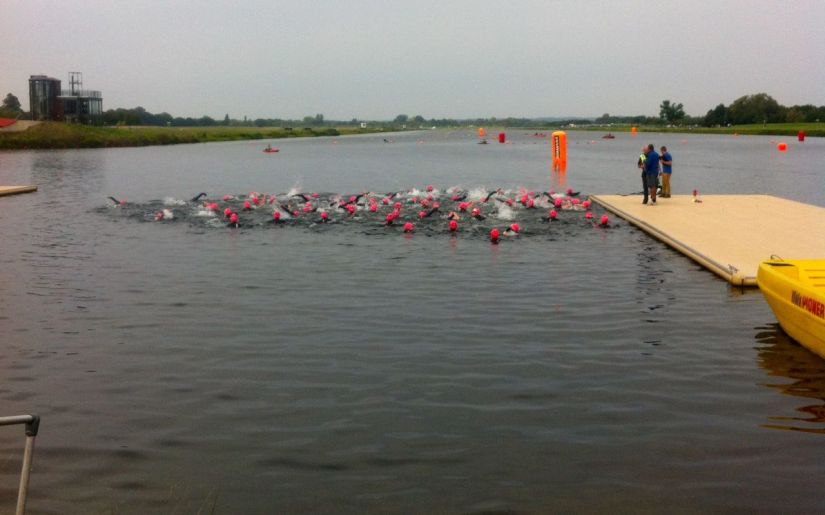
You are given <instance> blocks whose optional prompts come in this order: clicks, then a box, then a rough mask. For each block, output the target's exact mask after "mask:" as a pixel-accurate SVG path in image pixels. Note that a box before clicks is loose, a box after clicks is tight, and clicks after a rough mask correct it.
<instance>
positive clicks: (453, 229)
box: [450, 220, 458, 232]
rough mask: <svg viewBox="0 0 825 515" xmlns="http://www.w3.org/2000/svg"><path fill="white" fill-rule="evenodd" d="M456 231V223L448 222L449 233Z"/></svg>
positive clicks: (453, 221)
mask: <svg viewBox="0 0 825 515" xmlns="http://www.w3.org/2000/svg"><path fill="white" fill-rule="evenodd" d="M456 229H458V222H456V221H455V220H450V232H455V231H456Z"/></svg>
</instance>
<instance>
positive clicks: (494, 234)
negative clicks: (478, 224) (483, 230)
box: [490, 229, 499, 243]
mask: <svg viewBox="0 0 825 515" xmlns="http://www.w3.org/2000/svg"><path fill="white" fill-rule="evenodd" d="M498 237H499V232H498V229H493V230H492V231H490V241H492V242H493V243H496V242H497V241H498Z"/></svg>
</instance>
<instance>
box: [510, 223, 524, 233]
mask: <svg viewBox="0 0 825 515" xmlns="http://www.w3.org/2000/svg"><path fill="white" fill-rule="evenodd" d="M520 229H521V227H519V225H518V224H510V230H511V231H513V232H519V230H520Z"/></svg>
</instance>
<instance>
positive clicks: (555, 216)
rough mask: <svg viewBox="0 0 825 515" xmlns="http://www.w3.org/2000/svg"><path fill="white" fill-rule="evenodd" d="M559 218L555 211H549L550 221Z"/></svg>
mask: <svg viewBox="0 0 825 515" xmlns="http://www.w3.org/2000/svg"><path fill="white" fill-rule="evenodd" d="M558 216H559V214H558V213H556V210H555V209H551V210H550V220H555V219H556V218H557V217H558Z"/></svg>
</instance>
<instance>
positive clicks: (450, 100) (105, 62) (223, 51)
mask: <svg viewBox="0 0 825 515" xmlns="http://www.w3.org/2000/svg"><path fill="white" fill-rule="evenodd" d="M0 36H1V37H2V39H0V96H5V94H6V93H8V92H11V93H14V94H15V95H17V96H18V97H19V98H20V102H21V103H22V104H23V106H24V108H25V109H28V106H29V99H28V78H29V75H33V74H45V75H50V76H52V77H56V78H59V79H61V80H63V85H64V87H67V86H66V83H67V78H68V72H70V71H80V72H83V79H84V84H83V85H84V87H85V88H86V89H96V90H101V91H102V92H103V107H104V109H112V108H116V107H136V106H143V107H144V108H146V109H147V110H149V111H151V112H162V111H166V112H168V113H170V114H172V115H175V116H195V117H199V116H202V115H204V114H206V115H209V116H212V117H214V118H223V116H224V115H225V114H227V113H228V114H229V115H230V116H231V117H233V118H243V117H244V116H249V117H253V118H257V117H264V118H270V117H272V118H275V117H278V118H303V117H304V116H306V115H315V114H316V113H322V114H324V116H325V117H326V118H327V119H340V120H349V119H352V118H359V119H389V118H394V117H395V116H396V115H397V114H401V113H404V114H409V115H416V114H421V115H423V116H424V117H425V118H433V117H435V118H469V117H477V116H479V117H489V116H496V117H506V116H517V117H540V116H570V115H578V116H599V115H601V114H602V113H605V112H609V113H611V114H614V115H616V114H625V115H631V114H647V115H658V106H659V103H660V102H661V101H662V100H663V99H670V100H672V101H674V102H682V103H684V107H685V111H686V112H687V113H688V114H690V115H704V114H705V112H707V110H708V109H710V108H712V107H714V106H715V105H717V104H719V103H724V104H729V103H730V102H731V101H733V100H735V99H736V98H738V97H740V96H742V95H745V94H751V93H760V92H766V93H768V94H770V95H772V96H773V97H774V98H775V99H776V100H777V101H779V103H781V104H784V105H793V104H805V103H812V104H816V105H823V104H825V0H794V1H792V2H786V1H766V0H730V1H726V0H715V1H711V0H698V1H697V0H681V1H671V0H658V1H656V2H648V1H641V0H634V1H623V0H613V1H601V0H591V1H588V0H578V1H553V0H537V1H519V0H510V1H507V0H496V1H487V0H472V1H464V0H459V1H454V0H363V1H359V0H350V1H347V0H339V1H331V0H330V1H312V0H290V1H273V0H266V1H263V0H261V1H259V0H240V1H237V2H228V1H192V0H73V1H68V0H52V1H46V0H0Z"/></svg>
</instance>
